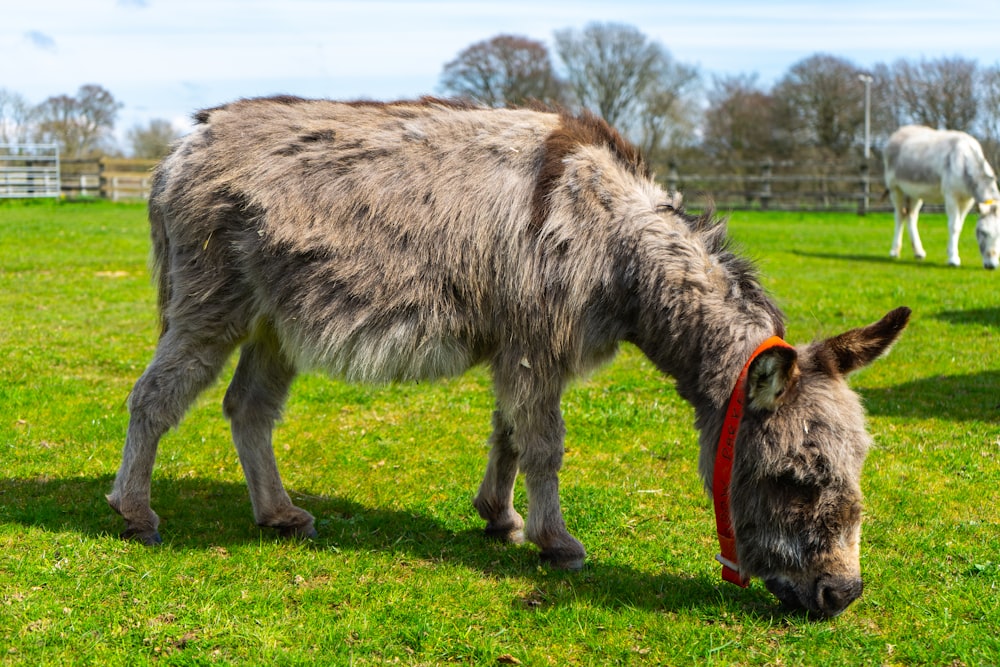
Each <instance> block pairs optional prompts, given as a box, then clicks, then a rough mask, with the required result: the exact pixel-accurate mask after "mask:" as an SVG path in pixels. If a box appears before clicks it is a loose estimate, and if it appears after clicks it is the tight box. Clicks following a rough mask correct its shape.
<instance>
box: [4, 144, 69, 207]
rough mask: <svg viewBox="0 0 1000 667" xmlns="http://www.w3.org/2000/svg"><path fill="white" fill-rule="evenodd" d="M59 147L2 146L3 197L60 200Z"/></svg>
mask: <svg viewBox="0 0 1000 667" xmlns="http://www.w3.org/2000/svg"><path fill="white" fill-rule="evenodd" d="M59 178H60V174H59V147H58V146H56V145H55V144H0V198H4V199H13V198H18V199H23V198H34V197H58V196H59V193H60V181H59Z"/></svg>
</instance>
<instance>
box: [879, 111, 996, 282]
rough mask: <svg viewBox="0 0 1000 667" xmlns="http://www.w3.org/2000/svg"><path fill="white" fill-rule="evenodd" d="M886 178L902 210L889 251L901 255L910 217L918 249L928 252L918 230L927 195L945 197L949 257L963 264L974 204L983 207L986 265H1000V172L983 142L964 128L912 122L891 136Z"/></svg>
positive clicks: (980, 234)
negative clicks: (962, 242)
mask: <svg viewBox="0 0 1000 667" xmlns="http://www.w3.org/2000/svg"><path fill="white" fill-rule="evenodd" d="M885 184H886V187H887V188H888V189H889V194H890V196H891V197H892V205H893V207H894V208H895V210H896V230H895V233H894V235H893V238H892V249H891V250H890V251H889V254H890V255H891V256H892V257H899V251H900V247H901V246H902V244H903V220H904V218H905V220H906V226H907V230H908V231H909V234H910V241H911V242H912V243H913V254H914V255H915V256H916V257H917V259H923V258H924V257H926V256H927V253H926V252H925V251H924V246H923V244H922V243H921V242H920V234H919V233H917V216H918V215H919V213H920V207H921V205H922V204H923V200H924V199H937V200H941V199H944V207H945V211H946V212H947V214H948V263H949V264H950V265H952V266H959V265H960V264H961V261H962V260H961V258H959V256H958V237H959V234H961V232H962V225H963V223H964V222H965V216H966V215H968V213H969V211H970V210H971V209H972V207H973V205H976V206H977V207H978V209H979V220H978V222H977V224H976V239H977V240H978V242H979V252H980V254H981V255H982V257H983V266H984V267H985V268H987V269H995V268H997V266H998V265H1000V191H998V190H997V180H996V175H995V174H994V172H993V168H992V167H990V164H989V163H988V162H987V161H986V158H985V157H984V156H983V149H982V147H981V146H980V145H979V142H978V141H976V140H975V139H973V138H972V137H971V136H969V135H968V134H966V133H964V132H955V131H951V130H933V129H931V128H929V127H921V126H918V125H907V126H905V127H901V128H900V129H898V130H896V131H895V132H894V133H893V135H892V136H891V137H889V144H888V146H886V150H885Z"/></svg>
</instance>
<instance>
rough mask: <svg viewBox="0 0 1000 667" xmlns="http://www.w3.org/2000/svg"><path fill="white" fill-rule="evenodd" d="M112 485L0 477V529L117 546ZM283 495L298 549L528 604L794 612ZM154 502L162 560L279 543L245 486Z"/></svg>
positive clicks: (426, 520) (406, 517) (595, 562)
mask: <svg viewBox="0 0 1000 667" xmlns="http://www.w3.org/2000/svg"><path fill="white" fill-rule="evenodd" d="M110 488H111V477H110V476H101V477H97V478H93V477H91V478H87V477H75V478H65V479H52V478H46V479H16V478H15V479H10V478H8V479H0V523H6V524H22V525H23V526H25V527H26V528H31V529H41V530H45V531H50V532H60V531H67V530H71V531H76V532H79V533H82V534H84V535H87V536H89V537H92V538H95V539H107V540H118V539H119V538H118V536H117V533H118V531H120V530H121V528H122V527H123V524H122V523H121V519H120V518H119V517H118V515H116V514H114V512H112V510H111V509H110V508H109V507H108V505H107V503H106V502H105V500H104V493H106V492H107V491H108V489H110ZM291 495H292V498H293V500H295V501H296V503H297V504H300V505H302V506H304V507H306V508H307V509H308V510H309V511H310V512H312V513H313V514H314V515H315V516H316V518H317V529H318V532H319V537H318V538H316V539H315V540H311V541H308V542H303V543H301V548H305V549H318V550H327V551H330V552H331V553H333V552H341V551H360V552H369V551H381V552H387V553H391V554H393V555H398V556H399V557H400V558H401V559H413V560H425V561H430V562H439V561H447V562H452V563H457V564H460V565H462V566H465V567H468V568H470V569H473V570H478V571H480V572H482V573H483V575H484V576H488V577H491V578H499V579H504V578H518V579H523V580H528V581H530V582H531V584H532V592H531V594H530V595H529V596H528V597H526V598H525V599H517V600H514V601H513V603H514V604H517V605H524V606H525V607H526V608H536V607H539V608H544V607H548V606H555V605H560V604H565V603H568V602H570V601H572V600H574V599H579V598H581V597H583V598H585V599H586V600H587V601H588V602H590V603H593V604H597V605H600V606H604V607H610V608H618V607H625V606H627V607H637V608H642V609H650V610H656V611H668V612H669V611H681V610H695V611H696V612H698V613H704V614H707V615H711V614H713V613H722V612H723V611H727V612H729V613H734V612H735V613H745V614H747V615H752V616H755V617H759V618H772V619H781V618H786V617H788V616H789V615H791V614H793V612H791V611H789V610H786V609H784V608H782V607H779V606H778V605H777V603H776V601H775V600H774V598H773V597H771V596H770V594H769V593H767V592H766V591H765V590H764V589H763V587H762V586H752V587H751V588H749V589H746V590H742V591H741V590H739V589H737V588H735V587H730V586H729V585H728V584H724V583H721V580H717V579H715V578H714V577H711V578H710V577H707V576H705V575H683V574H678V573H671V572H660V573H648V572H643V571H639V570H636V569H634V568H632V567H630V566H627V565H622V564H618V563H611V562H601V560H600V559H598V558H595V557H593V555H591V556H590V557H589V559H588V563H587V565H586V566H585V567H584V570H583V571H582V572H562V571H558V570H552V569H549V568H540V567H539V559H538V551H537V550H536V549H535V548H533V547H523V546H515V545H510V544H502V543H499V542H494V541H491V540H488V539H486V538H485V537H484V536H483V533H482V530H480V529H472V528H467V529H457V530H456V529H453V528H449V527H447V526H445V525H444V524H442V523H441V522H440V521H438V520H437V519H435V518H433V517H430V516H427V515H426V514H425V513H421V512H419V511H406V510H392V509H384V508H375V507H366V506H363V505H360V504H358V503H356V502H354V501H352V500H348V499H345V498H341V497H338V496H326V495H307V496H305V497H304V498H303V497H302V496H301V495H297V494H296V493H294V492H291ZM153 498H154V501H155V506H156V509H157V511H158V512H159V514H160V516H161V519H162V524H161V528H162V531H161V532H162V535H163V537H164V543H163V544H162V545H160V546H158V547H155V549H157V550H158V551H159V552H160V553H163V554H164V557H169V554H170V553H172V552H187V551H191V550H208V549H212V548H217V547H219V546H223V547H235V546H239V545H243V544H251V545H257V544H260V542H261V541H262V540H263V541H265V542H266V541H270V540H273V541H274V542H278V541H280V538H278V537H277V536H276V535H275V534H274V533H272V532H271V531H270V530H267V529H260V528H258V527H257V526H256V525H254V524H253V521H252V518H251V517H250V503H249V500H248V497H247V492H246V487H245V486H244V485H243V484H240V483H236V482H221V481H214V480H205V479H170V480H162V479H160V480H154V482H153ZM241 517H246V518H245V519H243V518H241Z"/></svg>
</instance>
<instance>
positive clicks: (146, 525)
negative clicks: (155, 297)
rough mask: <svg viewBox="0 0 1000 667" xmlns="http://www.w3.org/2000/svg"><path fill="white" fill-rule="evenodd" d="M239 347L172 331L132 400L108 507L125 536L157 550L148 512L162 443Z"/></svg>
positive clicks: (151, 513)
mask: <svg viewBox="0 0 1000 667" xmlns="http://www.w3.org/2000/svg"><path fill="white" fill-rule="evenodd" d="M234 347H235V344H234V343H232V342H229V340H227V339H225V338H224V337H222V338H212V337H208V336H195V335H193V334H190V333H183V332H182V331H181V330H180V329H179V328H170V329H168V330H167V331H166V332H165V333H164V334H163V336H162V337H161V338H160V341H159V343H158V345H157V348H156V354H155V356H154V358H153V361H152V362H151V363H150V364H149V366H148V367H147V368H146V370H145V372H144V373H143V374H142V376H141V377H140V378H139V379H138V380H137V381H136V383H135V386H134V387H133V388H132V393H131V394H130V395H129V399H128V405H129V412H130V417H129V423H128V432H127V434H126V437H125V448H124V450H123V451H122V463H121V466H120V467H119V469H118V475H117V476H116V477H115V482H114V485H113V487H112V489H111V493H109V494H108V496H107V499H108V504H110V505H111V507H112V508H113V509H114V510H115V511H116V512H118V513H119V514H121V516H122V518H123V519H125V532H123V533H122V537H123V538H126V539H132V540H136V541H139V542H142V543H144V544H147V545H153V544H157V543H159V542H160V534H159V533H158V532H157V527H158V525H159V523H160V519H159V517H158V516H157V515H156V512H154V511H153V510H152V508H151V507H150V484H151V481H152V476H153V464H154V463H155V461H156V448H157V445H158V444H159V442H160V438H161V437H163V434H164V433H166V432H167V431H168V430H169V429H171V428H173V427H175V426H177V424H178V423H180V420H181V418H182V417H183V416H184V413H185V412H186V411H187V409H188V407H189V406H190V405H191V403H192V402H194V399H195V398H196V397H197V396H198V394H199V393H201V392H202V391H203V390H204V389H205V388H206V387H207V386H208V385H209V384H211V383H212V381H213V380H215V378H216V377H218V375H219V371H220V370H221V369H222V366H223V365H224V364H225V362H226V359H227V358H228V357H229V355H230V354H231V353H232V351H233V348H234Z"/></svg>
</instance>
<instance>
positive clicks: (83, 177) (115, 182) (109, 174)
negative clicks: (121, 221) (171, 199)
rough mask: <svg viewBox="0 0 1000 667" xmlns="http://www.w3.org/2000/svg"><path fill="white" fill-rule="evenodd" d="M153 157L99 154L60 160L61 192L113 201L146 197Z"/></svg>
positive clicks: (65, 195)
mask: <svg viewBox="0 0 1000 667" xmlns="http://www.w3.org/2000/svg"><path fill="white" fill-rule="evenodd" d="M156 162H157V161H156V160H128V159H124V158H108V157H105V158H100V159H93V160H63V162H62V165H61V167H62V194H63V196H64V197H67V198H71V199H72V198H79V197H100V198H102V199H110V200H112V201H125V200H130V199H149V186H150V180H151V177H152V170H153V167H155V166H156Z"/></svg>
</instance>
